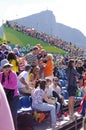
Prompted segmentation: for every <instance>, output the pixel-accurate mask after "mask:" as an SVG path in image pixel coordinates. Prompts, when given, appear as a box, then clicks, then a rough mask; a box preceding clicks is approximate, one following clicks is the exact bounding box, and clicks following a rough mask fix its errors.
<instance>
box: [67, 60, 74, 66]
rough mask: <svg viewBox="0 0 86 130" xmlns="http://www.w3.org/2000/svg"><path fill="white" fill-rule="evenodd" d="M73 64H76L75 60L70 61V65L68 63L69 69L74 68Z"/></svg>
mask: <svg viewBox="0 0 86 130" xmlns="http://www.w3.org/2000/svg"><path fill="white" fill-rule="evenodd" d="M72 63H74V60H73V59H70V60H69V63H68V67H69V68H72V67H73V65H72Z"/></svg>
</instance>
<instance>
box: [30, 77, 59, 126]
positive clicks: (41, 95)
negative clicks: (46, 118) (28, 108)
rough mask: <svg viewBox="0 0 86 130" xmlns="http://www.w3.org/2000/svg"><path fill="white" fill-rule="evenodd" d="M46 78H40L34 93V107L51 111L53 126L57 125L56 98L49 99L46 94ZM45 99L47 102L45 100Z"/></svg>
mask: <svg viewBox="0 0 86 130" xmlns="http://www.w3.org/2000/svg"><path fill="white" fill-rule="evenodd" d="M45 88H46V80H44V79H39V80H38V81H37V82H36V89H35V90H34V91H33V93H32V107H33V108H34V109H36V110H39V111H45V112H46V111H50V115H51V121H52V126H56V120H57V118H56V113H57V111H58V110H56V103H57V102H56V100H53V99H49V98H48V97H47V96H46V94H45V91H44V90H45ZM44 101H45V102H44Z"/></svg>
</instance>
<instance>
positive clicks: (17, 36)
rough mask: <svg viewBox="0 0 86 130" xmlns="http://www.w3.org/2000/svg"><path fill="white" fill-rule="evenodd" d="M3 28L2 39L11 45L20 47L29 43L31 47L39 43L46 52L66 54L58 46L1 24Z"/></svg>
mask: <svg viewBox="0 0 86 130" xmlns="http://www.w3.org/2000/svg"><path fill="white" fill-rule="evenodd" d="M3 30H4V40H9V41H10V42H11V43H12V44H13V45H15V44H18V45H20V46H22V47H25V46H26V45H27V44H29V46H30V47H31V46H34V45H36V44H41V45H42V46H43V48H44V49H45V50H46V51H47V52H50V53H53V54H66V52H65V51H63V50H62V49H60V48H58V47H55V46H53V45H50V44H49V43H47V42H43V41H42V40H38V39H37V38H34V37H31V36H27V35H26V34H24V33H22V32H18V31H16V30H14V29H12V28H9V27H6V26H5V25H4V26H3Z"/></svg>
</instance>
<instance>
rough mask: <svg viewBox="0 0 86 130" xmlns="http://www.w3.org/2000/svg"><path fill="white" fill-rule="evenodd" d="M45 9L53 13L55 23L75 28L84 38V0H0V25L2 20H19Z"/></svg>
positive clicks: (85, 17) (85, 11)
mask: <svg viewBox="0 0 86 130" xmlns="http://www.w3.org/2000/svg"><path fill="white" fill-rule="evenodd" d="M46 9H48V10H52V11H53V14H54V15H55V17H56V21H57V22H60V23H62V24H65V25H68V26H70V27H72V28H77V29H79V30H81V31H82V32H83V33H84V34H85V36H86V15H85V13H86V0H0V24H1V21H2V19H3V20H6V19H8V20H11V19H15V18H20V17H24V16H28V15H31V14H35V13H38V12H41V11H44V10H46Z"/></svg>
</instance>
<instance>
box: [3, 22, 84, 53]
mask: <svg viewBox="0 0 86 130" xmlns="http://www.w3.org/2000/svg"><path fill="white" fill-rule="evenodd" d="M6 25H7V26H9V27H11V28H13V29H14V30H17V31H20V32H23V33H25V34H27V35H29V36H32V37H35V38H37V39H40V40H43V41H44V42H48V43H50V44H51V45H54V46H56V47H59V48H61V49H63V50H65V51H67V52H69V53H71V54H74V55H82V53H83V51H84V50H83V49H82V48H79V47H77V46H76V45H74V43H71V42H70V43H68V42H67V41H64V40H62V39H61V38H58V37H57V38H56V37H55V38H54V37H52V36H50V35H48V34H46V33H45V32H40V31H38V30H36V29H34V28H30V27H26V26H23V25H19V24H18V23H16V22H10V21H6Z"/></svg>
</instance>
